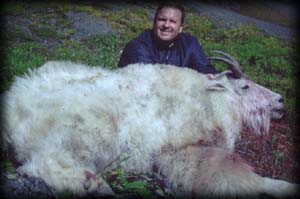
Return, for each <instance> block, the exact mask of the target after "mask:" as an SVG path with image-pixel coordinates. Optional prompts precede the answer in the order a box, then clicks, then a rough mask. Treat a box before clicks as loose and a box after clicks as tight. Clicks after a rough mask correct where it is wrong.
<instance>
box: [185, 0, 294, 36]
mask: <svg viewBox="0 0 300 199" xmlns="http://www.w3.org/2000/svg"><path fill="white" fill-rule="evenodd" d="M187 5H188V6H190V7H191V8H193V9H194V10H195V11H197V12H199V13H200V14H201V15H207V16H208V17H209V18H210V19H211V20H212V21H213V23H214V25H216V27H218V28H230V27H232V26H234V25H237V24H254V25H255V26H256V27H257V28H258V29H260V30H262V31H263V32H264V33H265V34H267V35H271V36H274V37H277V38H279V39H282V40H284V41H291V40H293V38H295V36H296V33H295V30H293V29H291V28H287V27H284V26H281V25H277V24H273V23H270V22H265V21H262V20H259V19H255V18H251V17H248V16H244V15H240V14H238V13H236V12H233V11H231V10H229V9H226V8H225V7H224V6H222V5H220V6H216V5H211V4H207V3H199V2H198V1H189V2H188V3H187ZM276 9H280V7H279V6H278V5H277V6H276ZM288 9H289V8H288V7H284V10H285V13H288Z"/></svg>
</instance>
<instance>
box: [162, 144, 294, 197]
mask: <svg viewBox="0 0 300 199" xmlns="http://www.w3.org/2000/svg"><path fill="white" fill-rule="evenodd" d="M157 166H158V168H159V172H160V173H161V174H162V175H164V176H165V177H167V179H168V180H169V181H170V183H171V184H172V188H174V190H176V191H175V194H176V196H181V197H194V196H207V195H209V196H213V197H224V196H229V197H236V196H256V195H259V194H263V193H264V194H269V195H272V196H275V197H283V196H288V195H295V194H296V190H297V188H299V187H298V186H297V185H294V184H291V183H288V182H285V181H281V180H275V179H270V178H264V177H261V176H259V175H257V174H255V173H254V172H253V171H252V168H251V167H250V166H249V165H247V164H246V163H245V162H244V161H243V160H242V159H241V158H240V157H239V156H238V155H236V154H231V153H229V152H227V151H226V150H224V149H221V148H213V147H192V146H190V147H186V148H184V149H179V150H176V149H172V150H169V151H168V150H166V151H164V152H163V153H162V154H161V155H160V156H159V157H158V161H157Z"/></svg>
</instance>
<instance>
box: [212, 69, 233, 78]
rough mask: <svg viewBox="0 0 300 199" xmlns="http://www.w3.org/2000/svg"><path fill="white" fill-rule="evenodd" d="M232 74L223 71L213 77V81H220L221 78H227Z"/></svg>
mask: <svg viewBox="0 0 300 199" xmlns="http://www.w3.org/2000/svg"><path fill="white" fill-rule="evenodd" d="M231 74H232V71H230V70H225V71H223V72H221V73H219V74H216V75H215V80H221V79H223V78H227V76H229V75H231Z"/></svg>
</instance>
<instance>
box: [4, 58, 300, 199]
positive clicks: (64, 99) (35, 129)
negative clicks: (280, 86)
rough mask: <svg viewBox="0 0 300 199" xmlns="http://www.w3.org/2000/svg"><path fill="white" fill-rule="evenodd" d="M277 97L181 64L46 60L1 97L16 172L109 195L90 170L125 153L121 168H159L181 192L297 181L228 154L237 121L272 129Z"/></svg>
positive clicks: (272, 190)
mask: <svg viewBox="0 0 300 199" xmlns="http://www.w3.org/2000/svg"><path fill="white" fill-rule="evenodd" d="M245 85H248V86H249V88H248V87H245ZM279 99H280V96H279V95H278V94H275V93H273V92H271V91H269V90H267V89H265V88H263V87H260V86H259V85H257V84H255V83H253V82H251V81H250V80H247V79H245V78H242V79H230V78H228V77H227V76H226V75H224V76H222V77H220V78H217V79H215V80H208V79H207V77H206V76H205V75H202V74H200V73H197V72H196V71H194V70H191V69H187V68H179V67H173V66H168V65H144V64H134V65H130V66H128V67H126V68H122V69H117V70H114V71H109V70H105V69H103V68H101V67H88V66H85V65H80V64H75V63H71V62H47V63H46V64H45V65H43V66H42V67H40V68H38V69H36V70H33V71H31V72H30V73H29V74H28V75H27V76H24V77H19V78H17V79H16V81H15V83H14V84H13V85H12V87H11V88H10V90H9V91H8V92H7V93H6V95H5V98H4V106H3V107H4V117H5V119H4V125H5V133H4V140H5V142H6V143H9V144H11V145H12V146H13V148H14V149H15V151H16V154H17V158H18V160H20V161H21V162H22V163H23V166H22V167H21V168H20V171H22V172H26V173H27V174H29V175H34V176H37V177H41V178H42V179H44V180H45V181H46V183H48V184H49V185H51V186H52V187H54V188H55V189H57V190H58V191H62V190H66V189H69V190H71V191H73V192H75V193H78V194H85V193H87V192H95V191H99V192H102V193H108V194H110V193H112V191H111V190H110V188H109V186H108V185H107V184H106V183H105V182H104V180H103V179H102V178H101V177H99V176H97V177H96V176H95V173H96V172H98V171H101V170H103V169H104V168H106V167H107V166H108V165H109V164H110V163H111V161H112V160H114V159H116V158H118V157H129V159H128V160H126V161H124V162H122V164H121V166H122V168H123V169H125V170H126V171H132V172H138V173H141V172H150V171H152V168H153V167H154V166H155V167H157V168H158V171H157V172H158V173H159V174H161V175H162V176H165V177H166V178H167V179H168V180H169V181H170V182H171V183H172V187H173V188H174V193H175V194H176V195H177V196H185V197H193V196H199V195H206V194H209V195H213V196H223V195H232V196H234V195H243V194H246V195H247V194H249V195H253V194H259V193H268V194H271V195H275V196H282V195H286V194H292V193H293V192H295V188H296V187H295V185H293V184H290V183H288V182H284V181H280V180H273V179H269V178H263V177H261V176H259V175H257V174H255V173H253V172H252V169H251V168H250V166H248V165H247V164H245V163H244V162H243V161H242V160H241V159H240V158H239V157H238V155H236V154H234V152H233V150H234V143H235V141H236V140H237V138H238V136H239V135H240V132H241V129H242V125H243V124H245V125H248V126H249V127H250V129H252V130H253V131H254V132H255V133H267V132H268V130H269V123H270V119H271V117H272V115H276V111H277V110H278V109H281V108H282V107H283V105H282V102H281V101H280V100H279ZM274 117H275V116H274ZM277 117H278V114H277Z"/></svg>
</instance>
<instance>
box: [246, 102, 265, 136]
mask: <svg viewBox="0 0 300 199" xmlns="http://www.w3.org/2000/svg"><path fill="white" fill-rule="evenodd" d="M242 110H244V112H243V113H242V115H243V123H244V124H245V125H246V126H247V127H248V128H249V129H250V130H251V132H253V133H255V134H258V135H265V134H268V133H269V130H270V122H271V114H270V111H268V110H267V109H265V108H262V107H258V108H256V109H251V108H249V107H246V108H244V109H242Z"/></svg>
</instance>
